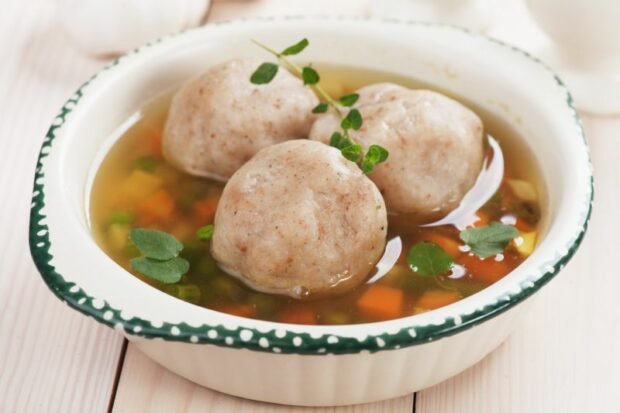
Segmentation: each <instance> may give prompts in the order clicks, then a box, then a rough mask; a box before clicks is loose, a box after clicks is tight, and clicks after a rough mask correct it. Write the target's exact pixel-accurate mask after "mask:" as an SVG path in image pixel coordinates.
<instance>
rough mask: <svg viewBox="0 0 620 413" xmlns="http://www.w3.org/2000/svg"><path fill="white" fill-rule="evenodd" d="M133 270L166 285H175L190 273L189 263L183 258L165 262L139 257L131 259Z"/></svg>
mask: <svg viewBox="0 0 620 413" xmlns="http://www.w3.org/2000/svg"><path fill="white" fill-rule="evenodd" d="M131 268H133V270H134V271H137V272H139V273H140V274H143V275H146V276H147V277H150V278H153V279H155V280H157V281H161V282H162V283H164V284H174V283H176V282H179V281H180V280H181V277H183V275H184V274H186V273H187V271H189V262H188V261H187V260H186V259H185V258H181V257H175V258H172V259H169V260H165V261H160V260H155V259H152V258H148V257H139V258H132V259H131Z"/></svg>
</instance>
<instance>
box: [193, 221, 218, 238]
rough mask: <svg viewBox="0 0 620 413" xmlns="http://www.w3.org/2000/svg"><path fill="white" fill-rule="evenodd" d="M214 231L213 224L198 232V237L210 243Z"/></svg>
mask: <svg viewBox="0 0 620 413" xmlns="http://www.w3.org/2000/svg"><path fill="white" fill-rule="evenodd" d="M214 229H215V228H214V227H213V224H209V225H205V226H204V227H201V228H199V229H198V231H196V237H197V238H198V239H199V240H201V241H208V240H210V239H211V237H213V231H214Z"/></svg>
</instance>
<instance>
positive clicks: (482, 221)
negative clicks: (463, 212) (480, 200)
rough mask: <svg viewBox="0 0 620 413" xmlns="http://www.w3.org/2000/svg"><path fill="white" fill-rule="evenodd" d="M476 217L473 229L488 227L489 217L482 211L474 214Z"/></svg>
mask: <svg viewBox="0 0 620 413" xmlns="http://www.w3.org/2000/svg"><path fill="white" fill-rule="evenodd" d="M476 216H477V217H478V220H477V221H476V222H474V227H484V226H485V225H489V222H490V219H489V216H488V215H487V214H486V213H485V212H482V211H478V212H476Z"/></svg>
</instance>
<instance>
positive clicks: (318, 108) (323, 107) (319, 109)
mask: <svg viewBox="0 0 620 413" xmlns="http://www.w3.org/2000/svg"><path fill="white" fill-rule="evenodd" d="M327 109H329V105H328V104H327V103H324V102H321V103H319V104H318V105H316V106H315V107H314V109H312V113H325V112H327Z"/></svg>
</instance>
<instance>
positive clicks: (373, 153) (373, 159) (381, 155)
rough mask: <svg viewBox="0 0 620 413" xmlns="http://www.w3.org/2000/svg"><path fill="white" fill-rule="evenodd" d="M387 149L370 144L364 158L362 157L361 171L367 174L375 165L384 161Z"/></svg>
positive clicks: (386, 156)
mask: <svg viewBox="0 0 620 413" xmlns="http://www.w3.org/2000/svg"><path fill="white" fill-rule="evenodd" d="M388 155H389V153H388V151H387V149H385V148H384V147H382V146H379V145H370V146H369V147H368V151H366V155H364V159H362V172H364V173H365V174H369V173H371V172H372V170H373V169H374V168H375V166H376V165H378V164H380V163H381V162H384V161H385V160H386V159H387V158H388Z"/></svg>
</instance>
